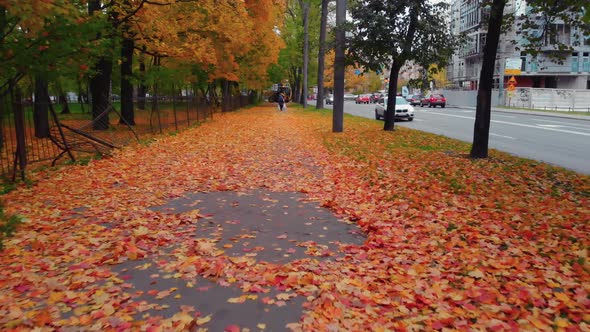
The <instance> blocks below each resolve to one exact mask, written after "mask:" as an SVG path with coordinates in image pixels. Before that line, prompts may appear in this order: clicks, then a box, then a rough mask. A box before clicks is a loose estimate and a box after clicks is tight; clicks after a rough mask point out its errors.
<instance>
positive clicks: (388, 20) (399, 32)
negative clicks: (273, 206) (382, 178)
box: [279, 0, 590, 158]
mask: <svg viewBox="0 0 590 332" xmlns="http://www.w3.org/2000/svg"><path fill="white" fill-rule="evenodd" d="M338 2H339V5H342V4H346V1H342V2H340V1H338ZM507 2H508V0H486V1H483V2H481V3H480V5H481V6H482V8H483V11H484V12H485V13H488V14H489V15H487V18H488V21H484V22H482V24H483V25H484V26H487V28H488V35H487V38H486V40H487V43H486V45H485V47H484V52H483V55H482V56H483V66H482V72H481V78H480V85H479V92H478V98H477V100H478V102H477V115H476V122H475V125H474V127H475V130H474V141H473V147H472V151H471V156H472V157H475V158H482V157H487V153H488V139H489V124H490V111H491V90H492V82H493V75H494V72H493V69H494V68H495V61H496V51H497V45H498V39H499V36H500V34H501V33H502V32H503V30H502V29H504V30H506V29H508V28H509V27H512V26H513V25H512V23H513V22H514V21H515V20H518V22H520V23H519V25H518V28H517V29H518V31H517V32H518V33H519V34H520V35H522V36H523V41H524V42H522V43H521V44H520V45H519V46H518V49H520V50H521V51H524V52H526V53H528V54H531V55H533V56H535V55H537V54H539V52H540V50H541V48H543V47H545V46H546V45H545V44H544V42H545V40H548V39H556V38H551V37H552V35H554V34H556V33H558V32H557V31H555V30H554V29H552V26H553V24H555V23H563V24H567V25H569V26H571V27H572V28H573V29H572V30H573V31H575V33H576V34H577V35H583V36H586V38H588V36H589V34H590V8H589V6H588V4H587V3H586V1H579V0H562V1H553V0H531V1H527V2H526V5H527V6H528V7H527V8H528V11H527V13H526V15H524V16H521V17H515V16H514V13H515V12H516V11H511V12H512V14H511V15H506V14H505V13H504V7H505V5H506V3H507ZM516 4H517V3H516V2H515V3H514V5H516ZM349 6H350V7H349V15H350V17H351V18H352V20H349V22H347V23H346V24H345V25H346V26H345V27H344V28H345V29H346V31H347V32H348V34H347V40H346V45H345V48H346V50H347V58H346V59H347V65H348V67H347V68H348V70H346V72H347V73H349V74H348V75H347V76H346V81H347V84H348V86H349V87H350V86H351V83H352V82H354V81H355V80H354V76H353V75H350V72H351V70H350V68H361V69H362V70H364V72H365V73H374V72H379V71H382V70H383V68H387V69H390V71H389V72H390V77H389V79H388V81H389V85H388V93H389V95H395V94H396V92H397V84H398V75H399V72H400V69H401V68H402V67H403V66H404V64H407V63H408V62H412V63H414V64H417V65H419V66H422V68H424V69H425V70H424V71H423V72H424V74H425V75H424V77H423V78H422V80H423V81H429V80H430V78H431V77H432V76H433V75H436V74H437V73H439V72H440V71H441V70H444V68H445V67H446V66H447V64H448V61H449V60H450V59H451V56H452V54H453V53H454V52H455V51H456V50H457V48H458V47H461V45H462V41H463V39H464V37H463V36H455V35H453V34H452V33H451V31H450V26H449V23H450V17H449V5H448V3H446V2H442V1H441V2H432V1H422V0H395V1H387V0H386V1H383V0H356V1H350V3H349ZM333 7H334V6H333V3H332V2H330V1H329V0H297V2H295V1H292V3H290V7H289V10H288V13H289V15H288V18H290V19H288V23H287V27H288V28H290V29H289V30H288V33H286V34H285V35H284V36H283V37H284V38H285V40H286V45H287V48H286V49H285V51H284V52H282V53H281V59H280V60H279V63H282V64H283V66H282V67H283V68H288V69H289V72H288V73H286V75H285V76H289V77H290V81H291V82H294V83H295V87H296V88H295V90H296V91H300V94H299V97H300V99H301V103H302V104H303V105H304V106H305V105H306V101H305V98H304V97H305V93H306V91H307V89H306V84H307V82H308V81H313V82H315V81H316V80H317V86H318V87H326V86H330V87H332V86H333V81H332V78H333V77H334V73H333V68H334V66H333V60H332V61H330V60H328V61H326V60H325V59H324V55H325V54H326V51H327V50H329V49H332V48H333V46H334V43H333V40H334V38H333V37H332V38H326V22H327V17H329V16H328V12H329V9H330V8H333ZM310 8H311V11H310ZM503 23H504V26H503ZM332 26H333V24H332ZM318 28H319V30H316V29H318ZM310 31H311V32H310ZM314 31H319V33H314ZM331 31H333V30H331ZM328 37H331V35H329V34H328ZM326 40H327V41H326ZM310 47H311V54H318V56H317V73H318V74H317V76H316V77H313V75H314V73H316V71H315V70H314V68H312V70H307V67H308V64H307V59H308V58H309V57H310ZM554 47H555V50H556V51H557V52H554V53H552V54H553V55H554V60H555V61H561V60H563V58H564V57H566V56H567V55H568V54H571V50H572V45H564V44H562V43H559V42H557V43H556V44H555V45H554ZM302 50H303V51H302ZM316 52H317V53H316ZM568 52H569V53H568ZM301 55H302V56H301ZM328 59H330V58H328ZM313 64H314V62H312V66H313ZM324 67H325V68H326V70H324ZM322 73H323V74H322ZM326 74H327V75H326ZM307 75H311V76H312V77H311V78H310V77H307ZM301 80H303V81H304V84H300V81H301ZM322 92H323V88H320V89H319V93H318V101H317V105H316V107H317V108H322V107H323V100H322V97H323V96H322ZM387 108H388V109H395V98H390V99H389V100H388V105H387ZM335 112H336V110H335ZM335 117H336V116H335ZM340 127H341V125H340ZM393 129H394V114H393V112H387V114H386V119H385V124H384V130H393Z"/></svg>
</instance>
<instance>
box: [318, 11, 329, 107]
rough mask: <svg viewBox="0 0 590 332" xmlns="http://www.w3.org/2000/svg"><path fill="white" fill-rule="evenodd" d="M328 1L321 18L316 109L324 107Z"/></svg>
mask: <svg viewBox="0 0 590 332" xmlns="http://www.w3.org/2000/svg"><path fill="white" fill-rule="evenodd" d="M328 2H329V0H322V12H321V19H320V47H319V50H318V96H317V100H316V105H315V108H316V109H321V108H324V68H325V65H326V64H325V55H326V46H325V43H326V25H327V22H328Z"/></svg>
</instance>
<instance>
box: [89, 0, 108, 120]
mask: <svg viewBox="0 0 590 332" xmlns="http://www.w3.org/2000/svg"><path fill="white" fill-rule="evenodd" d="M100 10H101V6H100V0H90V1H89V2H88V14H89V15H90V16H92V15H93V14H94V12H95V11H100ZM112 67H113V63H112V59H107V58H106V57H101V58H100V59H99V61H98V62H97V64H96V66H95V68H94V69H95V71H96V75H95V76H94V77H92V78H91V79H90V95H91V98H92V120H93V123H92V128H94V129H96V130H107V129H108V128H109V114H108V112H105V111H106V110H107V108H108V107H109V105H110V103H109V96H110V87H111V86H110V84H111V73H112V70H113V68H112Z"/></svg>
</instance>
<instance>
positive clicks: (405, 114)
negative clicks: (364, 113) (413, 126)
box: [375, 96, 414, 121]
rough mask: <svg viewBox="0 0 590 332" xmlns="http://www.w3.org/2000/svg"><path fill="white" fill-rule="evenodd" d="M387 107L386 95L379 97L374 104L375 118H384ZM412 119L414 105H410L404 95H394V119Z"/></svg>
mask: <svg viewBox="0 0 590 332" xmlns="http://www.w3.org/2000/svg"><path fill="white" fill-rule="evenodd" d="M386 109H387V97H384V98H379V100H378V101H377V105H375V119H377V120H379V119H385V111H386ZM400 119H406V120H408V121H412V120H414V106H412V105H410V103H408V101H407V100H406V99H405V98H404V97H400V96H397V97H395V120H400Z"/></svg>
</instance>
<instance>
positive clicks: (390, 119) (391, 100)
mask: <svg viewBox="0 0 590 332" xmlns="http://www.w3.org/2000/svg"><path fill="white" fill-rule="evenodd" d="M401 68H402V65H401V64H400V63H399V62H398V61H393V64H392V65H391V72H390V73H389V86H388V88H387V95H388V97H387V105H385V106H386V107H387V111H386V112H385V124H384V125H383V130H386V131H393V130H394V127H395V97H396V96H397V78H398V76H399V71H400V69H401Z"/></svg>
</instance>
